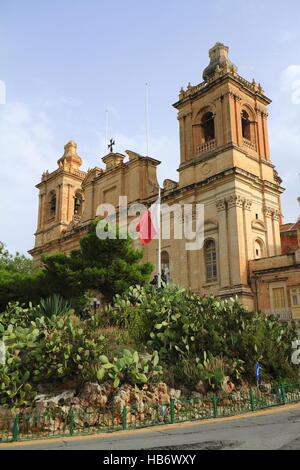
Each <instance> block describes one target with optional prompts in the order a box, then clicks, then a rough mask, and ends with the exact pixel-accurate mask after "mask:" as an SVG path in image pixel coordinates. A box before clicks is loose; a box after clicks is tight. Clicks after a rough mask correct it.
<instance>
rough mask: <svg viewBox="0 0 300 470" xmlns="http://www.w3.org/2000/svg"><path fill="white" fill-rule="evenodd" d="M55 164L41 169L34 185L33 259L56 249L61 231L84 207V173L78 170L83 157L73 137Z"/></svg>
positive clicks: (78, 215) (31, 252)
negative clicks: (52, 168)
mask: <svg viewBox="0 0 300 470" xmlns="http://www.w3.org/2000/svg"><path fill="white" fill-rule="evenodd" d="M57 164H58V168H57V169H56V170H55V171H53V172H52V173H49V172H48V171H46V172H44V173H43V175H42V180H41V182H40V183H39V184H38V185H37V186H36V187H37V188H38V189H39V210H38V224H37V231H36V233H35V247H34V249H33V250H31V251H29V253H30V254H31V255H32V256H33V258H34V259H38V258H39V255H40V252H51V251H52V250H53V249H54V250H58V249H59V246H60V245H59V243H60V242H59V240H60V237H61V234H62V231H63V230H65V229H66V227H67V226H68V225H69V223H70V222H71V221H72V220H74V219H76V217H80V215H81V213H82V210H83V204H84V198H83V194H82V189H81V183H82V181H83V179H84V177H85V175H86V173H85V172H83V171H81V170H79V167H80V166H81V164H82V160H81V158H80V157H79V155H78V154H77V145H76V143H75V142H74V141H70V142H68V143H67V144H66V145H65V147H64V154H63V155H62V157H61V158H60V159H59V160H58V161H57ZM42 247H43V249H42V251H41V248H42Z"/></svg>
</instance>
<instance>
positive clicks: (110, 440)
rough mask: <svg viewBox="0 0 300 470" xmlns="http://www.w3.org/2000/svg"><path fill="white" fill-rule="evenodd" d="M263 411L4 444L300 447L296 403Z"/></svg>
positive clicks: (299, 417)
mask: <svg viewBox="0 0 300 470" xmlns="http://www.w3.org/2000/svg"><path fill="white" fill-rule="evenodd" d="M270 411H271V410H269V412H268V413H266V414H264V415H253V416H251V417H246V418H239V419H229V420H226V421H224V420H218V421H212V422H211V423H202V424H201V423H199V424H198V423H192V424H186V425H181V426H176V427H173V426H165V427H164V429H159V428H155V429H151V430H149V429H147V430H142V431H127V432H124V433H118V434H117V435H116V434H114V435H108V436H107V437H106V436H105V437H100V438H93V439H91V438H90V439H86V438H84V439H80V440H67V439H63V438H62V439H61V440H59V441H57V442H43V443H39V444H36V443H34V444H32V445H22V446H6V447H2V446H0V447H1V449H0V450H4V449H7V448H10V449H19V450H25V449H41V450H44V449H55V450H68V449H74V450H75V449H76V450H112V451H113V450H141V449H146V450H204V449H207V450H221V449H222V450H227V449H231V450H232V449H240V450H242V449H247V450H249V449H250V450H271V449H272V450H274V449H286V450H289V449H293V450H295V449H300V405H298V406H297V407H287V408H281V409H278V408H277V409H274V410H272V412H271V413H270Z"/></svg>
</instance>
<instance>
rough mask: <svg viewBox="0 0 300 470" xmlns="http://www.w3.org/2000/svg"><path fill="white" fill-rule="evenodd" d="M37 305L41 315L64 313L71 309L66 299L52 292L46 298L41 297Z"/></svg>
mask: <svg viewBox="0 0 300 470" xmlns="http://www.w3.org/2000/svg"><path fill="white" fill-rule="evenodd" d="M39 307H40V310H41V313H42V314H43V315H45V316H47V317H51V316H52V315H64V314H65V313H67V312H68V311H69V310H70V309H71V304H70V302H69V301H68V300H66V299H63V298H62V297H60V296H59V295H57V294H53V295H51V296H50V297H47V298H46V299H41V300H40V303H39Z"/></svg>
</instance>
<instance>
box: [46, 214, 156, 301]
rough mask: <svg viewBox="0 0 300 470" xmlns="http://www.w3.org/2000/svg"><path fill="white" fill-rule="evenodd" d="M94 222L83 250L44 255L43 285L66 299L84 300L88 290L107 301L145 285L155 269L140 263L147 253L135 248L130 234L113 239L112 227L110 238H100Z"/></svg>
mask: <svg viewBox="0 0 300 470" xmlns="http://www.w3.org/2000/svg"><path fill="white" fill-rule="evenodd" d="M98 223H101V222H99V221H94V222H93V223H92V224H91V225H90V227H89V230H88V233H87V234H86V235H84V236H83V237H82V238H81V240H80V249H79V250H73V251H72V252H71V253H70V254H69V255H67V254H64V253H53V254H45V255H42V257H41V259H42V262H43V263H44V269H43V272H42V274H41V277H40V279H41V282H42V283H43V285H46V286H48V290H49V294H51V293H53V292H55V293H57V294H59V295H61V296H62V297H64V298H72V299H80V297H82V296H83V295H84V293H85V292H86V291H87V290H88V289H95V290H97V291H99V292H101V293H102V294H103V295H104V297H105V298H106V300H108V301H111V300H112V298H113V296H114V295H116V294H121V293H123V292H125V291H126V290H127V289H128V288H129V287H130V286H132V285H136V284H139V285H144V284H145V283H146V282H148V280H149V277H150V274H151V272H152V270H153V265H152V264H151V263H140V260H141V259H142V257H143V252H142V251H141V250H137V249H135V248H134V247H133V245H132V240H131V238H130V236H129V234H126V235H125V237H120V236H119V234H120V231H119V229H118V228H117V229H116V238H114V239H113V238H110V237H109V235H110V233H111V231H112V230H113V229H112V228H109V227H108V226H106V231H107V238H106V239H100V238H98V236H97V233H96V227H97V224H98Z"/></svg>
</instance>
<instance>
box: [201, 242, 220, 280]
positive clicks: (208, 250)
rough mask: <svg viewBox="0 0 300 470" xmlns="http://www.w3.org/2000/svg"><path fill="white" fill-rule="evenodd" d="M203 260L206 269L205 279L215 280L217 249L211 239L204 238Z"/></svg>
mask: <svg viewBox="0 0 300 470" xmlns="http://www.w3.org/2000/svg"><path fill="white" fill-rule="evenodd" d="M204 261H205V270H206V281H207V282H212V281H216V280H217V251H216V242H215V241H214V240H212V239H209V240H206V242H205V244H204Z"/></svg>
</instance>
